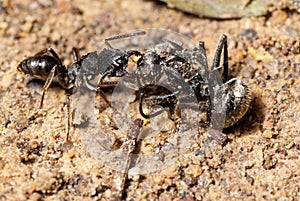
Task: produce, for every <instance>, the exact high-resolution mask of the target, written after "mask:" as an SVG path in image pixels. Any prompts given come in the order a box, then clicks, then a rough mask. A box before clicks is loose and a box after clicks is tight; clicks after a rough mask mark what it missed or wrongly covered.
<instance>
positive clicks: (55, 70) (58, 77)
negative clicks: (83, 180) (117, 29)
mask: <svg viewBox="0 0 300 201" xmlns="http://www.w3.org/2000/svg"><path fill="white" fill-rule="evenodd" d="M144 33H145V32H143V31H140V32H135V33H130V34H124V35H121V37H131V36H134V35H141V34H144ZM119 37H120V36H116V37H111V38H108V39H105V43H106V45H107V46H108V47H109V48H104V49H103V50H102V51H101V52H100V53H98V52H96V51H95V52H91V53H88V54H86V55H84V56H82V57H81V58H80V57H79V53H78V50H77V49H76V48H73V59H74V63H73V64H71V65H70V66H69V67H68V68H67V67H66V66H65V65H64V64H63V63H62V60H61V59H60V58H59V56H58V54H57V53H56V52H55V51H54V50H53V49H52V48H46V49H44V50H42V51H40V52H38V53H37V54H35V55H34V56H32V57H29V58H27V59H24V60H23V61H22V62H21V63H20V64H19V65H18V67H17V69H18V71H20V72H23V73H25V74H29V75H30V76H32V77H35V78H38V79H40V80H43V81H45V84H44V87H43V88H44V90H43V94H42V97H41V102H40V108H42V107H43V101H44V97H45V93H46V92H47V90H48V88H49V87H50V85H51V83H52V82H53V81H54V82H58V83H59V84H60V85H61V86H62V87H63V88H64V89H66V96H67V108H68V130H67V137H66V140H67V141H68V137H69V129H70V125H71V122H70V118H69V115H70V95H71V94H72V93H73V90H74V87H75V85H76V83H77V84H78V83H79V84H81V83H82V82H83V83H84V84H85V86H87V87H88V88H89V89H90V90H94V91H97V92H99V93H100V95H101V96H102V97H103V98H104V100H105V101H106V102H107V103H108V104H110V103H109V101H108V100H107V99H106V97H105V95H104V94H103V92H102V91H101V90H100V88H101V86H102V85H105V84H106V83H105V82H103V80H104V79H105V78H106V77H122V76H124V75H126V74H128V73H127V71H126V68H127V64H128V58H129V57H131V56H133V55H136V56H140V55H141V53H140V52H138V51H134V50H133V51H124V50H120V49H113V48H112V47H111V46H110V44H109V43H108V41H110V40H115V39H117V38H119ZM79 75H81V76H79ZM98 75H101V77H100V79H99V82H98V86H95V85H93V84H91V83H90V81H91V80H93V79H94V78H95V77H97V76H98ZM112 84H114V83H112Z"/></svg>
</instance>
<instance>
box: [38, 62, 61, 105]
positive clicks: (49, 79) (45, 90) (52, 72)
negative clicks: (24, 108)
mask: <svg viewBox="0 0 300 201" xmlns="http://www.w3.org/2000/svg"><path fill="white" fill-rule="evenodd" d="M56 67H57V65H55V66H54V67H53V68H52V70H51V71H50V74H49V76H48V78H47V80H46V82H45V85H44V87H43V88H44V90H43V94H42V99H41V103H40V108H42V107H43V101H44V97H45V93H46V92H47V90H48V88H49V87H50V85H51V83H52V81H53V78H54V75H55V71H56Z"/></svg>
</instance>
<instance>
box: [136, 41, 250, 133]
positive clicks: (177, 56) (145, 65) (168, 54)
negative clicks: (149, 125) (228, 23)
mask: <svg viewBox="0 0 300 201" xmlns="http://www.w3.org/2000/svg"><path fill="white" fill-rule="evenodd" d="M222 52H223V65H222V66H220V61H221V57H222ZM137 65H138V68H137V73H138V77H139V78H138V85H139V88H140V95H141V100H140V114H141V115H142V116H143V117H144V118H150V117H151V116H156V115H158V114H160V113H161V112H162V111H163V110H161V111H158V112H156V113H154V114H151V115H148V114H146V113H145V112H144V111H143V107H142V104H143V102H144V101H145V102H148V103H149V104H150V105H162V106H171V107H172V106H174V103H175V104H176V102H177V99H178V98H181V100H182V99H184V97H183V96H185V97H186V99H189V96H191V95H195V96H196V99H197V102H198V105H197V106H196V107H198V108H199V104H200V102H203V101H204V102H205V100H209V101H208V102H209V103H208V105H209V108H208V110H207V113H211V114H210V115H209V116H210V117H211V118H213V117H212V115H215V117H216V116H218V115H219V114H221V113H223V114H225V115H226V117H225V118H224V119H225V122H224V124H223V125H221V124H222V122H221V123H220V125H219V126H217V127H219V129H220V128H221V129H222V128H223V127H225V128H226V127H230V126H232V125H233V124H235V123H236V122H237V121H238V120H240V119H241V118H242V117H243V116H244V115H245V113H246V112H247V111H248V108H249V105H250V102H251V92H250V90H249V88H248V86H247V85H246V84H245V83H244V82H243V81H242V80H241V79H239V78H233V79H230V80H229V79H228V50H227V36H226V35H222V36H221V39H220V41H219V43H218V46H217V49H216V53H215V57H214V59H213V64H212V67H211V68H210V70H209V69H208V64H207V57H206V50H205V47H204V42H202V41H200V42H199V46H198V47H196V48H194V49H193V50H192V51H189V50H187V49H184V48H183V47H182V45H179V44H177V43H175V42H172V41H169V40H165V41H164V42H163V43H160V44H156V45H155V47H154V48H152V49H148V50H146V51H145V52H144V54H143V56H142V57H140V59H139V60H138V63H137ZM195 67H196V68H195ZM170 69H171V70H170ZM220 69H223V74H222V78H221V79H218V77H217V76H218V75H219V70H220ZM172 70H175V71H176V72H177V73H178V74H179V75H180V78H181V77H182V78H183V79H184V82H185V83H187V84H188V85H187V86H188V87H187V88H185V89H184V94H182V93H181V92H180V91H182V88H183V84H180V79H179V78H178V77H177V75H176V73H173V72H172ZM150 72H151V73H150ZM164 74H167V76H166V77H167V79H166V80H164V82H166V83H167V86H168V88H169V92H167V93H166V94H164V95H154V96H149V95H148V97H145V96H146V93H145V92H144V91H143V88H146V87H149V86H151V85H153V84H157V83H159V80H160V79H162V76H163V75H164ZM222 79H223V81H224V82H225V83H223V81H222ZM142 81H143V83H142ZM141 86H144V87H141ZM170 89H171V90H170ZM156 90H157V89H156ZM189 100H190V99H189ZM189 100H188V101H189ZM179 102H180V101H179ZM189 102H191V101H189ZM180 104H183V103H182V101H181V103H180ZM190 106H191V105H190ZM222 110H223V111H222ZM210 121H212V119H210Z"/></svg>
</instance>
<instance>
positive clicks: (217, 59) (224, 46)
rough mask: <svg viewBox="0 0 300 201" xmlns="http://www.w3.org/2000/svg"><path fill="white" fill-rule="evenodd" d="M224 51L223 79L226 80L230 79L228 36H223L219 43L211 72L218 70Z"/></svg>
mask: <svg viewBox="0 0 300 201" xmlns="http://www.w3.org/2000/svg"><path fill="white" fill-rule="evenodd" d="M222 50H223V60H224V61H223V67H224V72H223V77H224V79H225V80H227V79H228V47H227V36H226V35H224V34H223V35H222V36H221V39H220V41H219V43H218V46H217V49H216V53H215V57H214V60H213V65H212V68H211V70H212V71H214V70H215V69H216V68H218V67H219V66H220V60H221V54H222Z"/></svg>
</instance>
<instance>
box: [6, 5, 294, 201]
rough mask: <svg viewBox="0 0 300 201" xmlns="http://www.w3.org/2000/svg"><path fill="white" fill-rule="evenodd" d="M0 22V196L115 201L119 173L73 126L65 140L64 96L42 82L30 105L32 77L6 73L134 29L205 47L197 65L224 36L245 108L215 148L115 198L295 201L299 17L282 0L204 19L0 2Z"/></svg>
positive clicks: (160, 10) (167, 12)
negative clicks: (242, 83) (252, 12)
mask: <svg viewBox="0 0 300 201" xmlns="http://www.w3.org/2000/svg"><path fill="white" fill-rule="evenodd" d="M0 18H1V19H0V34H1V37H0V63H1V66H0V100H1V104H0V110H1V112H0V144H1V149H0V168H1V171H0V181H1V182H0V200H115V199H118V198H119V197H120V194H121V192H120V190H119V189H118V187H119V185H120V180H121V179H122V177H123V176H124V175H123V174H121V173H119V172H117V171H114V170H113V169H110V168H109V167H108V166H107V164H105V163H103V162H102V163H101V160H97V159H96V158H95V157H92V156H91V155H93V154H91V153H89V152H88V151H87V149H86V146H85V145H84V143H82V140H81V138H80V137H82V136H80V133H78V132H76V130H75V131H74V130H72V132H71V136H70V141H69V142H66V141H65V138H66V136H65V135H66V124H67V118H66V114H67V112H66V99H65V96H64V93H65V91H64V90H63V89H62V88H61V87H59V86H58V85H53V87H51V88H50V89H49V91H48V93H47V94H46V99H45V105H44V107H43V109H38V108H39V102H40V97H41V93H42V86H43V82H35V81H33V82H29V79H28V77H27V76H25V75H24V74H22V73H20V72H17V70H16V67H17V65H18V63H19V62H21V61H22V60H23V59H24V58H25V57H28V56H31V55H34V54H35V53H36V52H38V51H39V50H41V49H43V48H45V47H49V46H51V47H52V48H53V49H55V50H56V51H57V53H58V54H59V55H60V56H61V58H62V59H63V61H64V63H65V64H66V65H70V64H71V63H72V57H71V54H72V47H78V48H79V49H80V52H81V54H82V55H84V54H86V53H88V52H92V51H95V50H96V49H97V48H98V47H99V44H100V43H102V41H103V39H104V38H107V37H109V36H112V35H116V34H120V33H125V32H126V33H127V32H130V31H132V30H136V29H145V28H165V29H170V30H174V31H176V32H179V33H181V34H184V35H186V36H188V37H190V38H191V40H193V41H195V42H197V41H200V40H202V41H205V44H206V47H207V54H208V56H209V58H212V57H213V55H214V50H215V47H216V44H217V41H218V40H219V37H220V36H221V34H223V33H224V34H227V36H228V44H229V56H230V76H231V77H236V76H239V77H242V78H243V79H245V80H247V81H248V83H249V86H251V89H252V93H253V101H252V104H251V108H250V111H249V112H248V113H247V114H246V116H245V117H244V118H243V119H242V121H241V122H240V123H239V124H237V125H235V126H234V127H232V128H229V129H226V130H225V131H224V132H225V133H226V134H227V135H228V142H227V143H226V144H224V145H223V146H220V145H216V146H215V147H214V150H213V151H212V152H209V153H205V154H199V153H198V152H197V148H196V151H194V152H191V153H189V154H187V155H184V156H182V157H180V158H179V159H178V161H177V162H176V163H174V164H173V165H171V167H169V168H167V169H163V170H161V171H157V172H155V173H152V174H142V175H135V176H129V178H128V179H127V180H126V183H125V188H124V192H123V199H126V200H281V201H283V200H299V199H300V169H299V164H300V158H299V154H300V130H299V125H300V104H299V99H300V79H299V77H300V68H299V66H300V56H299V54H300V42H299V41H300V15H299V10H298V11H297V9H296V7H295V6H292V5H291V2H289V1H287V2H285V1H283V2H280V3H274V4H273V5H272V6H270V12H269V14H268V15H267V16H263V17H248V18H242V19H234V20H211V19H201V18H198V17H196V16H193V15H189V14H186V13H182V12H180V11H178V10H174V9H170V8H167V7H166V5H165V4H163V3H159V2H156V1H142V0H122V1H121V0H120V1H117V0H114V1H105V0H99V1H92V0H91V1H84V0H74V1H66V0H57V1H54V2H53V1H51V0H38V1H34V2H31V1H29V0H22V1H20V0H15V1H5V0H4V1H1V3H0ZM253 33H255V34H254V35H253ZM199 149H200V148H199ZM197 153H198V154H197Z"/></svg>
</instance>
